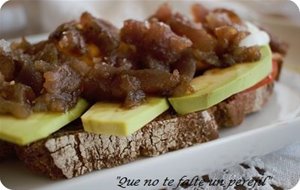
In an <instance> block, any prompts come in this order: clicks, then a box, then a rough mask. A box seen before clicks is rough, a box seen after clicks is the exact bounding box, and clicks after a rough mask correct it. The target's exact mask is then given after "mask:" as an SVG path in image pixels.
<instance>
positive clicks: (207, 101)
mask: <svg viewBox="0 0 300 190" xmlns="http://www.w3.org/2000/svg"><path fill="white" fill-rule="evenodd" d="M260 51H261V59H260V60H259V61H256V62H251V63H241V64H236V65H234V66H231V67H228V68H224V69H213V70H209V71H207V72H206V73H204V75H202V76H199V77H196V78H194V79H193V80H192V81H191V86H192V87H193V89H194V91H195V92H194V93H192V94H187V95H185V96H181V97H171V98H169V99H168V100H169V102H170V104H171V105H172V107H173V108H174V109H175V111H176V112H177V113H179V114H188V113H192V112H195V111H200V110H204V109H207V108H209V107H211V106H213V105H215V104H218V103H219V102H221V101H223V100H225V99H226V98H228V97H230V96H232V95H234V94H236V93H238V92H241V91H243V90H246V89H247V88H249V87H251V86H253V85H255V84H256V83H258V82H259V81H261V80H262V79H264V78H265V77H266V76H268V75H269V74H270V72H271V71H272V52H271V50H270V47H269V46H262V47H261V49H260Z"/></svg>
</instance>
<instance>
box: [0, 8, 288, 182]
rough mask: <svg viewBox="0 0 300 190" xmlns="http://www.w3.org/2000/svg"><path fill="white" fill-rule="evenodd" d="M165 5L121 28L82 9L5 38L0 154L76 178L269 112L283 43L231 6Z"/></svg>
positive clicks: (0, 68)
mask: <svg viewBox="0 0 300 190" xmlns="http://www.w3.org/2000/svg"><path fill="white" fill-rule="evenodd" d="M192 13H193V17H194V19H189V18H188V17H186V16H184V15H182V14H180V13H177V12H173V11H172V10H171V8H170V7H169V6H168V5H167V4H164V5H162V6H161V7H160V8H159V9H158V10H157V12H155V13H154V14H153V15H152V16H150V17H149V18H148V19H147V20H145V21H137V20H126V21H125V22H124V25H123V27H122V28H121V29H118V28H116V27H115V26H113V25H112V24H111V23H109V22H107V21H104V20H101V19H98V18H95V17H93V16H92V15H91V14H89V13H87V12H85V13H83V14H82V15H81V17H80V19H79V20H78V21H71V22H68V23H65V24H62V25H60V26H59V27H58V28H57V29H56V30H55V31H54V32H52V33H51V34H50V35H49V37H48V39H47V40H45V41H41V42H39V43H34V44H31V43H29V42H28V41H26V39H24V38H23V39H22V40H21V41H19V42H13V43H8V42H6V41H4V40H1V41H0V114H1V115H0V139H1V140H2V141H0V158H1V159H4V158H7V157H9V156H11V155H17V156H18V158H19V159H20V160H21V161H22V162H24V163H25V165H26V166H27V167H28V168H30V169H32V170H34V171H37V172H40V173H43V174H45V175H47V176H49V177H51V178H53V179H58V178H72V177H75V176H79V175H82V174H85V173H88V172H91V171H93V170H100V169H102V168H111V167H115V166H118V165H121V164H125V163H128V162H131V161H134V160H136V159H138V158H139V157H148V156H157V155H160V154H163V153H166V152H169V151H174V150H177V149H181V148H186V147H189V146H192V145H195V144H199V143H204V142H207V141H211V140H214V139H216V138H218V131H219V129H220V128H222V127H233V126H237V125H239V124H240V123H241V122H242V121H243V119H244V117H245V115H247V114H249V113H252V112H256V111H258V110H260V109H261V108H262V107H263V106H264V104H265V103H266V102H267V100H268V99H269V97H270V96H271V94H272V91H273V85H274V80H276V79H278V76H279V73H280V69H281V65H282V58H283V56H284V55H285V53H286V45H285V44H283V43H280V42H278V41H277V40H276V39H274V38H273V37H271V36H270V34H268V33H267V32H265V31H263V30H262V29H260V28H259V27H257V26H255V25H254V24H252V23H250V22H247V21H243V20H242V19H241V18H240V17H239V16H238V15H236V14H235V13H234V12H233V11H230V10H226V9H214V10H207V9H206V8H204V7H203V6H202V5H200V4H195V5H193V6H192Z"/></svg>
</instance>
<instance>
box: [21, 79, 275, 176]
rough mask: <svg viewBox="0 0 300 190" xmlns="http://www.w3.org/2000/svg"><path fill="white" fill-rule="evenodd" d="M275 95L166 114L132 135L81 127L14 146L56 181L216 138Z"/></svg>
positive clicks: (266, 90)
mask: <svg viewBox="0 0 300 190" xmlns="http://www.w3.org/2000/svg"><path fill="white" fill-rule="evenodd" d="M272 91H273V84H269V85H265V86H263V87H261V88H259V89H257V90H254V91H250V92H246V93H245V92H244V93H238V94H236V95H234V96H232V97H230V98H228V99H227V100H225V101H223V102H221V103H219V104H218V105H216V106H214V107H212V108H210V109H207V110H204V111H199V112H195V113H191V114H187V115H184V116H178V115H176V114H174V113H173V112H172V111H168V112H166V113H164V114H162V115H161V116H159V117H158V118H156V119H155V120H154V121H152V122H150V123H149V124H147V125H146V126H145V127H143V128H142V129H141V130H139V131H137V132H135V133H134V134H133V135H131V136H129V137H116V136H107V135H96V134H90V133H87V132H85V131H84V130H83V129H82V128H81V126H80V125H81V124H80V123H79V124H73V125H75V127H77V128H78V129H76V130H66V129H64V130H62V131H58V132H56V133H55V134H53V135H52V136H50V137H48V138H46V139H43V140H40V141H38V142H35V143H33V144H30V145H28V146H24V147H16V152H17V155H18V157H19V158H20V160H22V161H23V162H24V163H25V165H26V166H27V167H28V168H30V169H31V170H33V171H36V172H39V173H43V174H45V175H47V176H49V177H50V178H52V179H59V178H72V177H76V176H79V175H83V174H85V173H88V172H91V171H94V170H100V169H103V168H111V167H115V166H118V165H121V164H125V163H128V162H131V161H134V160H136V159H138V158H140V157H148V156H157V155H160V154H163V153H166V152H169V151H173V150H178V149H181V148H185V147H189V146H192V145H195V144H198V143H204V142H207V141H210V140H213V139H216V138H218V128H219V127H224V126H225V127H229V126H236V125H238V124H240V123H241V122H242V121H243V119H244V117H245V115H246V114H249V113H252V112H256V111H258V110H260V109H261V108H262V107H263V105H264V104H265V103H266V102H267V100H268V99H269V97H270V95H271V94H272ZM71 128H72V127H71Z"/></svg>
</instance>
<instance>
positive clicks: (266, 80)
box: [243, 60, 278, 92]
mask: <svg viewBox="0 0 300 190" xmlns="http://www.w3.org/2000/svg"><path fill="white" fill-rule="evenodd" d="M277 75H278V63H277V62H276V61H275V60H273V61H272V72H271V73H270V74H269V75H268V76H267V77H266V78H264V79H263V80H261V81H260V82H258V83H256V84H255V85H254V86H252V87H250V88H248V89H246V90H244V91H243V92H249V91H252V90H256V89H258V88H259V87H262V86H264V85H267V84H270V83H272V82H273V81H274V80H276V77H277Z"/></svg>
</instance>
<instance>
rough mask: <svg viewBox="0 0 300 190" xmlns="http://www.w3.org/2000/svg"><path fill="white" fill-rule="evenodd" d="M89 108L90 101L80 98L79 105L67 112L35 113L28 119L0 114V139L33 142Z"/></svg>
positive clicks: (20, 143) (16, 142)
mask: <svg viewBox="0 0 300 190" xmlns="http://www.w3.org/2000/svg"><path fill="white" fill-rule="evenodd" d="M87 108H88V103H87V102H86V101H85V100H83V99H80V100H79V101H78V103H77V105H76V106H75V107H74V108H73V109H72V110H70V111H68V112H66V113H53V112H40V113H33V114H31V115H30V116H29V117H28V118H26V119H18V118H15V117H13V116H9V115H0V139H1V140H4V141H8V142H11V143H14V144H18V145H26V144H29V143H32V142H34V141H37V140H40V139H42V138H45V137H47V136H49V135H50V134H51V133H54V132H55V131H57V130H59V129H60V128H62V127H63V126H65V125H67V124H68V123H70V122H71V121H73V120H75V119H77V118H78V117H80V116H81V114H82V113H83V112H84V111H85V110H86V109H87Z"/></svg>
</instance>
